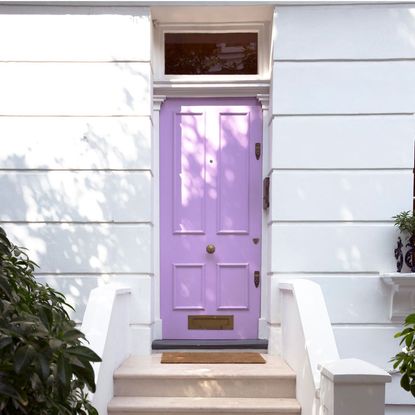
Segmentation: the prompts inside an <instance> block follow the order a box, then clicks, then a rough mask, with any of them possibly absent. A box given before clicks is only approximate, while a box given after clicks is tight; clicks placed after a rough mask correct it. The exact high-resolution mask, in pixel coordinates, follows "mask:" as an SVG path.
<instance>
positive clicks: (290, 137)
mask: <svg viewBox="0 0 415 415" xmlns="http://www.w3.org/2000/svg"><path fill="white" fill-rule="evenodd" d="M414 137H415V117H414V116H412V115H410V116H358V117H354V116H345V117H338V116H331V117H325V116H317V117H305V116H299V117H275V118H274V119H273V121H272V139H271V146H272V161H271V165H272V167H273V168H283V169H284V168H288V169H293V168H294V169H296V168H300V169H301V168H303V169H314V168H316V169H330V168H331V169H341V168H353V169H354V168H362V169H377V168H380V169H381V168H387V169H392V168H408V169H412V168H413V164H414V157H413V146H414Z"/></svg>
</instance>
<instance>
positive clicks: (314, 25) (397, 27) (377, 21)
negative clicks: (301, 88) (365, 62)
mask: <svg viewBox="0 0 415 415" xmlns="http://www.w3.org/2000/svg"><path fill="white" fill-rule="evenodd" d="M275 24H276V37H275V46H274V59H387V58H415V36H414V33H415V7H414V6H413V5H379V4H374V5H372V6H362V5H360V6H359V5H351V6H338V7H333V6H326V7H324V6H322V7H277V9H276V18H275Z"/></svg>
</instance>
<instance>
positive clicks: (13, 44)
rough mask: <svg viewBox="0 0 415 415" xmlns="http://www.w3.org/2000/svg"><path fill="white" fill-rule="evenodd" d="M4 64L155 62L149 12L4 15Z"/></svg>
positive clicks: (0, 34) (0, 26) (15, 11)
mask: <svg viewBox="0 0 415 415" xmlns="http://www.w3.org/2000/svg"><path fill="white" fill-rule="evenodd" d="M0 13H1V14H0V39H3V42H1V44H0V60H2V61H114V60H124V61H125V60H128V61H143V60H145V61H149V60H150V44H151V37H150V36H151V32H150V25H151V20H150V16H149V10H148V9H145V8H73V7H61V8H59V9H57V8H56V7H55V8H50V7H49V8H47V7H43V8H42V9H32V11H31V12H29V13H28V12H27V9H23V8H20V9H19V8H5V7H3V8H2V9H0Z"/></svg>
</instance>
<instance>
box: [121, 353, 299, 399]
mask: <svg viewBox="0 0 415 415" xmlns="http://www.w3.org/2000/svg"><path fill="white" fill-rule="evenodd" d="M263 357H264V359H265V360H266V363H265V364H208V365H207V364H203V365H200V364H161V363H160V358H161V354H153V355H151V356H145V357H130V358H129V359H127V360H126V361H125V362H124V363H123V365H122V366H121V367H120V368H119V369H117V370H116V372H115V373H114V396H116V397H128V396H130V397H132V396H135V397H218V398H219V397H227V398H237V397H244V398H295V374H294V372H293V371H292V369H290V368H289V367H288V366H287V364H286V363H285V362H284V361H282V360H281V359H280V358H278V357H276V356H269V355H266V354H264V355H263Z"/></svg>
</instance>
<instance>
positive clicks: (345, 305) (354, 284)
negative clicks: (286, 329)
mask: <svg viewBox="0 0 415 415" xmlns="http://www.w3.org/2000/svg"><path fill="white" fill-rule="evenodd" d="M297 278H306V279H308V280H311V281H314V282H316V283H317V284H319V285H320V287H321V289H322V291H323V295H324V299H325V301H326V305H327V310H328V313H329V316H330V321H331V323H332V324H348V325H353V324H387V325H389V324H390V319H389V307H388V301H389V299H390V294H391V287H390V286H388V285H387V284H385V283H384V282H383V281H382V280H381V279H380V278H378V276H377V275H366V274H349V275H347V274H273V275H271V276H270V278H269V280H270V284H271V287H270V288H271V289H270V290H269V293H270V304H271V307H270V311H269V313H270V314H269V317H268V321H269V322H270V323H271V324H279V323H280V315H279V296H278V295H275V293H277V292H278V283H279V282H281V281H284V280H287V279H297Z"/></svg>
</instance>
